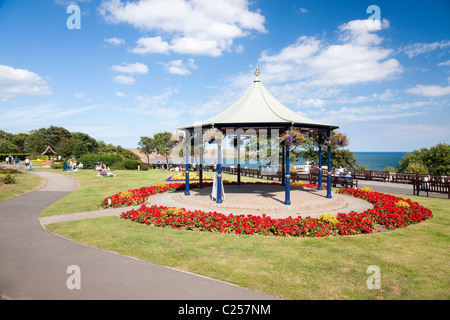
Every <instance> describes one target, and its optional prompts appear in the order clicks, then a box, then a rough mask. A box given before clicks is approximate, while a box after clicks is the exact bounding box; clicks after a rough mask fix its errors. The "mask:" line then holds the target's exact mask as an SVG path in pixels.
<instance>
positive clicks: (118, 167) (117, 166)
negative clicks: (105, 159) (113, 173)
mask: <svg viewBox="0 0 450 320" xmlns="http://www.w3.org/2000/svg"><path fill="white" fill-rule="evenodd" d="M109 169H111V170H127V168H125V162H122V161H121V162H116V163H114V164H112V165H111V166H110V167H109Z"/></svg>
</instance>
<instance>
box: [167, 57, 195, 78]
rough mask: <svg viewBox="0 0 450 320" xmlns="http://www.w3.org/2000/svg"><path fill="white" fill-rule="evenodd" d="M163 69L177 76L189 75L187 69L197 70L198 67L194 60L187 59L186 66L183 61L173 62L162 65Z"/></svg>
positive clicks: (189, 72)
mask: <svg viewBox="0 0 450 320" xmlns="http://www.w3.org/2000/svg"><path fill="white" fill-rule="evenodd" d="M162 64H163V65H164V67H165V69H166V70H167V71H168V72H169V73H172V74H178V75H189V74H191V71H190V70H189V69H197V68H198V66H197V65H196V64H195V60H193V59H189V60H188V62H187V64H185V63H184V62H183V60H173V61H170V62H168V63H164V62H163V63H162Z"/></svg>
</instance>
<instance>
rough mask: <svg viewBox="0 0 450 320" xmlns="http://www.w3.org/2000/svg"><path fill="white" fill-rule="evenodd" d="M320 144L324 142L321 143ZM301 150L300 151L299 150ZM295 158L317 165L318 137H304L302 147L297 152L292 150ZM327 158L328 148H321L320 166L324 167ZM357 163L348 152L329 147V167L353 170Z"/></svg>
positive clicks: (340, 148) (339, 148) (353, 156)
mask: <svg viewBox="0 0 450 320" xmlns="http://www.w3.org/2000/svg"><path fill="white" fill-rule="evenodd" d="M321 142H322V144H323V143H324V141H321ZM300 148H301V149H300ZM293 153H294V154H295V155H296V156H297V157H301V158H303V159H305V160H307V161H312V162H313V163H314V164H316V165H317V164H318V163H319V136H318V135H313V136H309V137H305V140H304V141H303V143H302V145H301V146H300V147H299V149H297V150H293ZM327 158H328V147H327V146H326V145H323V146H322V165H326V161H327ZM357 166H358V163H357V162H356V160H355V155H354V154H353V152H351V151H350V150H346V149H342V147H341V146H332V147H331V167H334V168H337V167H344V168H355V167H357Z"/></svg>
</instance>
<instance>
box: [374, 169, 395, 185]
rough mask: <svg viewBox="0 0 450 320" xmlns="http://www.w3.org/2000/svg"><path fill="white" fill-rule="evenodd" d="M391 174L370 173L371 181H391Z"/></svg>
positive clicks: (382, 172) (383, 172)
mask: <svg viewBox="0 0 450 320" xmlns="http://www.w3.org/2000/svg"><path fill="white" fill-rule="evenodd" d="M389 177H390V174H389V172H387V171H372V170H371V171H370V180H376V179H381V180H383V182H386V180H387V181H389Z"/></svg>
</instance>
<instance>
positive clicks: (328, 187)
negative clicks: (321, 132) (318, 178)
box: [327, 133, 331, 199]
mask: <svg viewBox="0 0 450 320" xmlns="http://www.w3.org/2000/svg"><path fill="white" fill-rule="evenodd" d="M329 136H330V133H328V137H329ZM327 198H330V199H331V146H330V145H328V172H327Z"/></svg>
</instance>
